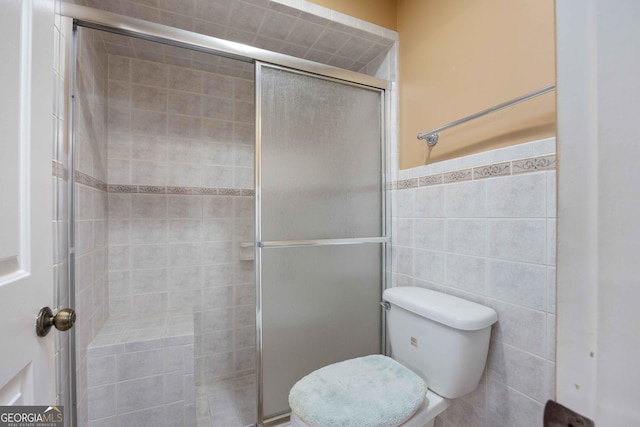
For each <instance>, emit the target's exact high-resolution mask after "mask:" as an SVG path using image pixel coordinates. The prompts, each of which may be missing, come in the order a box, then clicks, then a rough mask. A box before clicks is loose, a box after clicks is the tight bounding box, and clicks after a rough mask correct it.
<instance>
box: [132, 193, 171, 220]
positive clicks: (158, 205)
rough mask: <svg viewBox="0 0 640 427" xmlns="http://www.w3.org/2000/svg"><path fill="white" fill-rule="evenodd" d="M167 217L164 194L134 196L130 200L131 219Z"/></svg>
mask: <svg viewBox="0 0 640 427" xmlns="http://www.w3.org/2000/svg"><path fill="white" fill-rule="evenodd" d="M166 215H167V197H166V196H165V195H164V194H135V195H133V197H132V198H131V217H132V218H141V219H149V218H164V217H166Z"/></svg>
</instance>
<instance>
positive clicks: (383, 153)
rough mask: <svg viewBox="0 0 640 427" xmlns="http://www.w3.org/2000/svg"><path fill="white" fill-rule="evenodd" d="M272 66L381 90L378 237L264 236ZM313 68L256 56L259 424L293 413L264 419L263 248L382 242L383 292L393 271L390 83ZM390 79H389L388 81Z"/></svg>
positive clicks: (383, 344) (384, 346)
mask: <svg viewBox="0 0 640 427" xmlns="http://www.w3.org/2000/svg"><path fill="white" fill-rule="evenodd" d="M263 68H271V69H279V70H283V71H287V72H290V73H296V74H301V75H306V76H309V77H314V78H318V79H322V80H327V81H332V82H335V83H340V84H346V85H350V86H355V87H359V88H362V89H368V90H372V91H377V92H379V93H380V104H381V105H380V116H381V117H380V124H381V129H380V160H381V161H380V166H381V170H380V179H381V182H380V188H381V207H382V209H381V212H380V215H381V230H380V236H376V237H359V238H345V239H317V240H312V239H305V240H286V241H263V240H262V187H263V186H262V132H261V131H262V97H261V95H262V69H263ZM314 71H315V72H311V71H308V70H302V69H296V68H291V67H288V66H286V65H278V64H272V63H267V62H262V61H258V60H256V62H255V76H254V77H255V109H256V110H255V112H256V117H255V118H256V125H255V127H256V136H255V171H254V173H255V264H254V268H255V274H256V278H255V280H256V387H257V396H256V397H257V402H256V403H257V418H258V424H257V425H258V426H259V427H261V426H274V427H275V426H277V425H279V424H280V423H282V422H283V421H286V419H287V418H288V417H289V414H283V415H279V416H275V417H272V418H269V419H266V420H265V419H264V411H263V402H264V389H263V383H262V377H263V354H262V347H263V346H262V344H263V342H262V333H263V325H262V251H263V250H264V249H272V248H293V247H308V246H338V245H364V244H379V245H381V246H382V250H381V268H382V271H381V278H382V284H381V289H380V293H381V294H380V295H381V297H382V292H383V291H384V289H386V288H387V287H388V282H389V278H388V277H387V273H388V272H390V271H391V266H390V265H389V263H390V261H391V260H390V256H389V253H388V249H389V248H390V245H391V226H390V225H391V224H390V223H391V221H390V219H391V199H390V192H389V191H388V190H389V188H388V185H387V183H388V181H387V176H388V172H389V171H390V170H391V168H390V165H389V158H390V156H389V153H388V141H389V128H390V126H389V117H390V111H391V101H390V94H389V87H388V86H386V85H385V86H384V87H379V86H371V85H368V84H366V83H365V82H363V81H358V80H357V79H353V80H344V79H342V78H336V77H335V76H332V75H330V74H325V73H322V71H323V70H322V69H321V68H317V69H315V70H314ZM386 83H388V82H386ZM380 337H381V339H380V353H382V354H388V343H387V337H386V316H384V315H383V313H382V312H381V330H380Z"/></svg>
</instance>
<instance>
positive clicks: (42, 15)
mask: <svg viewBox="0 0 640 427" xmlns="http://www.w3.org/2000/svg"><path fill="white" fill-rule="evenodd" d="M52 36H53V0H0V61H1V63H0V319H1V320H0V405H51V404H55V370H54V335H55V333H51V334H49V335H48V336H46V337H45V338H39V337H37V336H36V332H35V318H36V315H37V313H38V311H39V309H40V308H41V307H43V306H53V304H52V303H53V278H52V263H53V261H52V246H53V243H52V223H51V221H52V201H51V193H52V190H51V189H52V184H51V182H52V177H51V159H52V155H51V153H52V140H53V124H52V123H53V121H52V116H53V107H52V106H53V95H52V93H53V88H52V81H53V79H52V73H53V62H52V61H53V37H52Z"/></svg>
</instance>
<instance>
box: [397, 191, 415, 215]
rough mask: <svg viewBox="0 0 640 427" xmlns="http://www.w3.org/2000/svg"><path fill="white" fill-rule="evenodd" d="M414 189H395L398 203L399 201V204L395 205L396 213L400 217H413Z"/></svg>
mask: <svg viewBox="0 0 640 427" xmlns="http://www.w3.org/2000/svg"><path fill="white" fill-rule="evenodd" d="M414 191H415V190H412V189H409V190H397V191H395V195H396V203H397V205H396V206H395V215H396V216H398V217H399V218H413V216H414V211H413V207H414V202H413V195H414Z"/></svg>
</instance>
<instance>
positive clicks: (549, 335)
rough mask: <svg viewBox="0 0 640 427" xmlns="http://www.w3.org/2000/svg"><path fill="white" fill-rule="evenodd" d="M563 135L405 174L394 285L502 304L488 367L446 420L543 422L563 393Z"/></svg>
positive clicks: (459, 425) (452, 423)
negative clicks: (559, 217)
mask: <svg viewBox="0 0 640 427" xmlns="http://www.w3.org/2000/svg"><path fill="white" fill-rule="evenodd" d="M555 168H556V161H555V138H551V139H547V140H542V141H534V142H530V143H526V144H521V145H517V146H513V147H508V148H503V149H499V150H494V151H491V152H486V153H482V154H478V155H474V156H468V157H463V158H458V159H455V160H451V161H446V162H441V163H437V164H433V165H428V166H422V167H419V168H414V169H409V170H402V171H399V172H398V178H399V179H398V181H395V182H393V183H391V185H390V187H391V188H392V189H393V190H394V191H393V196H394V216H393V222H394V224H393V225H394V237H393V250H392V252H393V258H392V259H393V275H392V281H393V285H394V286H407V285H416V286H422V287H425V288H430V289H434V290H438V291H442V292H445V293H448V294H453V295H456V296H460V297H462V298H466V299H468V300H472V301H476V302H479V303H482V304H485V305H487V306H490V307H492V308H494V309H495V310H496V311H497V312H498V317H499V321H498V323H497V324H496V325H495V326H494V328H493V331H492V340H491V348H490V351H489V360H488V362H487V369H486V371H485V374H484V376H483V378H482V380H481V383H480V386H479V387H478V389H477V390H476V391H475V392H473V393H471V394H469V395H467V396H465V397H463V398H460V399H457V400H456V401H454V402H453V404H452V406H451V407H450V408H449V409H448V410H447V411H446V412H445V413H444V414H442V415H441V416H440V417H438V419H437V423H436V425H437V426H442V427H467V426H474V427H475V426H483V427H499V426H504V427H509V426H514V425H518V426H521V427H526V426H531V427H537V426H539V425H541V423H542V413H543V406H544V403H545V402H546V400H547V399H552V398H553V397H554V367H555V310H556V307H555V232H556V171H555Z"/></svg>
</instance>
